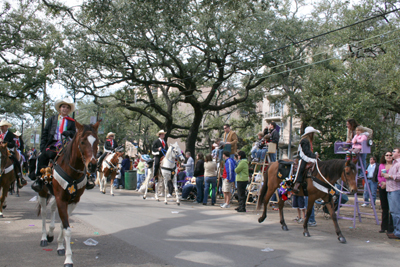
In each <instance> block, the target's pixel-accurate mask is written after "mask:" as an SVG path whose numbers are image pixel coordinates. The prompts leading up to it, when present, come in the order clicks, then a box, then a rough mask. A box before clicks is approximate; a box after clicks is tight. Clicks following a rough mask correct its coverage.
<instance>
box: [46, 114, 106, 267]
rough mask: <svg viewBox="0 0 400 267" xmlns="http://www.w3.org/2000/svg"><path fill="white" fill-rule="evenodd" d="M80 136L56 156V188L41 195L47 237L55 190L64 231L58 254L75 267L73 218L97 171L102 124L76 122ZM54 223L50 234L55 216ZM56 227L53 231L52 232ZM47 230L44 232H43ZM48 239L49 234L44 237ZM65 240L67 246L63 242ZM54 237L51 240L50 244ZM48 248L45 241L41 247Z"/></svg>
mask: <svg viewBox="0 0 400 267" xmlns="http://www.w3.org/2000/svg"><path fill="white" fill-rule="evenodd" d="M75 124H76V129H77V133H76V134H75V136H74V138H73V139H72V141H71V142H70V143H69V144H68V145H67V146H66V148H64V149H63V150H62V151H61V152H60V153H59V155H58V156H57V157H56V159H55V162H54V169H53V172H52V174H53V177H54V178H52V185H50V184H49V185H47V186H44V188H43V190H42V191H41V192H40V193H39V207H38V211H39V212H38V213H39V214H40V213H42V221H43V228H44V234H45V233H46V217H43V214H44V215H45V212H44V210H45V208H46V205H47V203H48V200H49V199H50V195H49V193H50V192H51V191H53V192H52V193H53V194H54V198H55V203H54V202H53V203H52V211H53V212H54V213H55V205H56V206H57V209H58V214H59V216H60V219H61V232H60V235H59V236H58V239H57V241H58V248H57V253H58V255H60V256H63V255H65V262H64V266H65V267H72V266H73V262H72V251H71V228H70V225H69V216H71V213H72V211H73V210H74V209H75V207H76V205H77V204H78V202H79V200H80V197H81V196H82V194H83V192H84V191H85V188H86V182H87V175H88V173H94V172H95V170H96V165H97V160H96V158H95V155H96V154H97V145H98V143H99V140H98V137H97V129H98V127H99V125H100V122H97V123H96V124H94V125H81V124H80V123H78V122H75ZM51 219H52V224H51V226H50V232H51V233H50V234H52V230H53V229H54V221H53V220H54V219H55V216H54V215H52V216H51ZM52 227H53V229H51V228H52ZM42 230H43V229H42ZM50 234H49V235H50ZM50 236H51V235H50ZM44 238H45V239H46V235H44ZM64 239H65V247H64V244H63V241H64ZM52 240H53V238H52V237H51V238H50V240H48V241H49V242H51V241H52ZM45 245H47V239H46V242H44V240H43V236H42V241H41V246H45Z"/></svg>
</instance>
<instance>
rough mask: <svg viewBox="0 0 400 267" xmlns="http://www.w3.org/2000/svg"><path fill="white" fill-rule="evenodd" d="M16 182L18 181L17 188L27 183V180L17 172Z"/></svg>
mask: <svg viewBox="0 0 400 267" xmlns="http://www.w3.org/2000/svg"><path fill="white" fill-rule="evenodd" d="M17 182H18V188H19V189H21V188H22V187H24V186H25V185H27V184H28V182H27V181H26V180H25V179H24V177H23V176H22V174H21V173H18V174H17Z"/></svg>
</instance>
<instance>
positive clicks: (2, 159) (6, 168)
mask: <svg viewBox="0 0 400 267" xmlns="http://www.w3.org/2000/svg"><path fill="white" fill-rule="evenodd" d="M9 153H10V152H8V150H7V143H1V144H0V167H1V168H0V191H1V198H0V218H3V217H4V216H3V208H5V207H6V206H7V205H6V204H5V201H6V197H7V194H8V190H9V188H10V185H11V184H12V183H14V181H15V174H14V165H13V162H12V160H11V159H10V158H9Z"/></svg>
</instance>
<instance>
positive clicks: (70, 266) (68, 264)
mask: <svg viewBox="0 0 400 267" xmlns="http://www.w3.org/2000/svg"><path fill="white" fill-rule="evenodd" d="M64 267H74V264H73V263H65V264H64Z"/></svg>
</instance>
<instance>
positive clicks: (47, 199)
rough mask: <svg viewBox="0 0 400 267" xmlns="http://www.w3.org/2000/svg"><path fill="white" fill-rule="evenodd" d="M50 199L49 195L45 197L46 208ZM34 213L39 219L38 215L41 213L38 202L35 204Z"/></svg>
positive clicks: (40, 206)
mask: <svg viewBox="0 0 400 267" xmlns="http://www.w3.org/2000/svg"><path fill="white" fill-rule="evenodd" d="M50 198H51V195H50V194H47V196H46V207H47V205H48V204H49V202H50ZM36 213H37V216H38V217H39V216H40V214H41V213H42V205H40V202H39V201H38V202H37V205H36Z"/></svg>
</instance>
